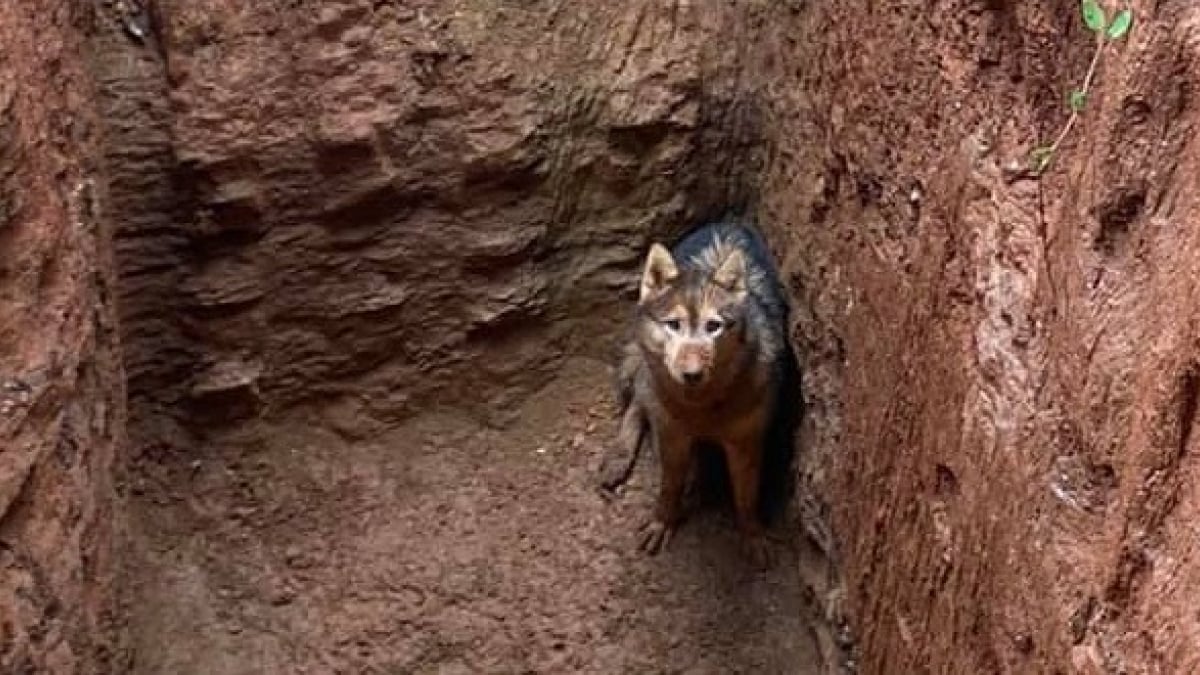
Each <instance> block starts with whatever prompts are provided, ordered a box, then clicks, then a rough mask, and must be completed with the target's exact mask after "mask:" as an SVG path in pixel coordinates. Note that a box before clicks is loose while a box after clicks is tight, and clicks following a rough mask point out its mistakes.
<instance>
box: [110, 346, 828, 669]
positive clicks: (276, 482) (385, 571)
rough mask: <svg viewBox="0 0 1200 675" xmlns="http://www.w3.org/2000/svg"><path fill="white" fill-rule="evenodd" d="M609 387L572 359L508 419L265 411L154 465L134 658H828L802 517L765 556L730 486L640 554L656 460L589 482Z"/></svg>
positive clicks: (783, 663)
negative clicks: (813, 614) (182, 461)
mask: <svg viewBox="0 0 1200 675" xmlns="http://www.w3.org/2000/svg"><path fill="white" fill-rule="evenodd" d="M607 383H608V379H607V373H606V369H605V365H604V364H602V363H598V362H594V361H582V360H577V361H571V362H569V363H568V366H567V367H565V368H564V369H563V371H562V373H561V375H560V377H559V378H558V379H556V380H555V381H554V382H553V383H552V384H550V385H549V386H547V387H546V388H545V389H544V390H542V391H541V392H540V393H538V394H536V395H535V396H534V397H533V398H531V399H530V400H529V401H528V403H527V404H526V405H524V406H523V407H522V409H521V410H520V413H519V415H518V418H517V419H518V421H517V422H516V423H515V424H514V425H513V426H512V427H511V428H508V429H504V430H499V429H491V428H486V427H484V426H481V425H479V424H478V423H476V422H475V421H473V420H471V419H469V418H466V417H462V416H453V415H442V414H432V415H427V416H422V417H419V418H417V419H415V420H413V421H412V422H411V423H409V424H406V425H404V426H403V427H400V428H397V429H395V430H392V431H388V432H386V433H384V434H381V435H378V436H373V437H370V438H362V439H352V438H347V436H345V435H343V434H339V433H336V432H335V431H331V430H328V429H323V428H317V427H313V426H306V425H303V424H296V425H290V426H287V427H276V428H261V429H257V430H255V431H254V432H252V433H251V432H245V433H238V434H231V435H229V436H227V437H223V438H221V439H219V440H215V441H214V442H213V443H212V444H211V445H209V446H207V447H206V448H205V450H204V453H203V454H202V455H201V456H198V457H197V458H196V460H195V461H194V462H193V463H192V464H191V465H190V467H187V468H186V474H185V475H178V474H172V473H165V474H163V475H156V476H154V477H153V479H151V480H148V481H147V484H144V485H140V486H138V488H137V492H138V493H140V494H139V495H138V496H137V497H136V498H135V499H134V502H133V503H134V507H135V508H134V512H135V514H136V518H137V520H138V525H139V529H140V530H141V531H142V532H143V533H144V534H145V539H144V542H143V544H142V545H143V546H144V547H145V550H142V551H139V552H138V553H139V555H138V557H139V558H142V559H144V560H146V561H147V563H146V564H147V566H146V567H145V568H143V569H139V570H138V571H137V573H136V574H135V575H134V576H135V577H136V578H138V579H140V580H141V581H140V582H139V585H138V592H137V595H136V599H135V610H136V611H135V613H134V623H133V625H132V629H133V634H134V635H135V636H137V637H136V643H135V646H136V652H137V654H138V659H137V664H136V668H135V672H138V673H146V674H147V675H149V674H151V673H177V674H179V675H185V674H191V673H195V674H201V673H203V674H205V675H224V674H230V675H232V674H235V673H237V674H243V673H244V674H246V675H249V674H251V673H468V672H471V673H478V672H490V673H500V672H509V673H512V672H546V673H549V672H593V673H617V672H646V673H648V672H688V673H739V672H742V673H797V674H800V673H817V672H822V671H821V670H820V669H819V668H818V657H819V650H818V644H817V638H816V636H815V635H814V633H813V632H812V629H811V627H810V625H809V619H810V617H809V612H808V609H807V605H806V601H805V593H804V591H803V589H802V588H801V586H800V583H799V579H800V577H799V575H798V574H797V565H799V564H808V563H809V562H810V561H809V560H808V559H807V557H806V556H805V555H804V554H803V553H804V551H803V548H802V546H803V544H802V542H801V541H800V540H799V539H798V537H797V536H794V535H795V533H798V532H799V528H798V527H797V526H796V524H795V523H794V522H791V523H788V522H784V523H781V524H779V526H778V527H777V528H776V530H777V534H778V536H779V540H778V541H775V542H774V544H773V549H772V552H773V553H774V556H773V561H772V567H770V568H769V569H768V570H766V571H756V570H755V569H754V568H753V567H752V566H751V565H749V564H748V563H747V561H746V560H745V559H744V557H743V555H742V554H741V553H740V550H739V546H738V538H737V533H736V528H735V527H734V524H733V519H732V514H731V512H730V509H729V506H728V503H727V502H722V501H720V500H719V499H716V498H713V499H707V500H703V501H701V500H699V499H696V500H693V501H694V508H693V510H692V514H693V517H692V518H690V519H689V521H688V522H687V523H686V524H685V525H684V526H683V528H682V529H681V530H680V532H679V534H678V535H677V536H676V537H675V538H674V539H672V541H671V544H670V546H669V548H668V549H667V550H666V551H665V552H663V553H661V554H660V555H658V556H657V557H653V558H650V557H646V556H645V555H644V554H642V553H640V552H638V551H637V550H636V540H635V531H636V529H637V526H638V525H639V524H640V522H641V520H642V519H643V518H645V517H646V515H648V513H649V509H650V508H651V505H652V502H653V496H654V486H655V485H656V484H657V467H656V466H655V458H654V456H653V453H645V454H644V456H643V457H642V459H641V461H639V464H638V465H637V469H636V470H635V472H634V474H633V476H632V478H631V480H630V482H629V483H627V484H626V485H625V487H624V488H622V489H621V490H620V491H619V494H618V495H616V496H608V497H606V496H605V495H604V493H602V491H600V490H598V489H597V487H596V467H597V466H598V465H599V463H600V462H601V460H602V458H603V453H604V452H605V447H604V446H605V443H607V442H609V439H610V438H611V435H612V433H613V428H612V427H613V426H614V422H613V420H612V419H611V418H612V409H611V407H612V403H611V401H610V400H609V396H608V392H607V390H606V385H607ZM707 494H708V493H697V496H698V497H699V496H705V495H707ZM780 533H792V534H791V535H787V534H780Z"/></svg>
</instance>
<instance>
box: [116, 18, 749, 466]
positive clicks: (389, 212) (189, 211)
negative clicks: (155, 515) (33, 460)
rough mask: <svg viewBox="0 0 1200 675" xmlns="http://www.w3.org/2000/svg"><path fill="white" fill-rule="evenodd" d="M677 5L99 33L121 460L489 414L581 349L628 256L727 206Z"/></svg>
mask: <svg viewBox="0 0 1200 675" xmlns="http://www.w3.org/2000/svg"><path fill="white" fill-rule="evenodd" d="M676 9H677V8H676ZM676 9H672V8H671V7H669V6H666V5H663V6H661V7H660V6H657V5H655V4H653V3H651V4H639V5H627V6H605V7H598V6H597V7H586V8H573V9H569V10H568V9H566V8H562V7H554V6H552V5H551V4H550V3H540V4H539V3H534V4H533V5H528V6H526V5H501V4H495V3H479V2H453V3H439V2H411V3H401V4H396V3H371V2H325V3H297V4H296V6H295V7H282V6H275V5H270V6H268V5H265V4H264V5H261V6H259V5H255V6H254V7H249V6H247V7H233V6H230V5H229V4H228V3H224V2H216V1H213V2H186V3H185V2H173V1H163V2H159V3H157V11H156V16H157V26H158V36H159V37H160V38H161V40H156V41H154V42H153V43H148V44H147V45H145V46H139V45H136V44H132V43H131V42H130V41H129V40H127V39H126V38H125V36H124V35H122V33H121V32H120V30H119V29H116V28H113V29H112V30H110V31H108V32H107V33H106V34H103V35H101V36H100V37H99V38H98V40H99V42H100V43H101V44H103V45H104V48H103V49H102V50H101V52H102V56H101V59H102V68H101V70H102V72H103V75H102V81H103V85H104V88H103V92H104V105H105V106H106V108H107V109H108V111H109V112H108V114H107V115H106V116H107V117H108V118H109V123H110V125H111V126H112V138H113V142H112V145H111V147H112V148H113V150H112V153H113V154H116V155H119V157H115V158H114V165H115V168H114V172H115V175H114V200H115V201H119V202H120V203H121V204H122V206H123V208H122V211H123V212H124V213H128V214H129V217H128V218H126V219H124V220H123V225H122V229H121V232H120V234H119V236H120V237H121V245H120V246H119V253H120V256H121V268H122V279H123V282H122V293H123V299H124V302H123V307H124V310H123V314H124V319H125V320H124V324H125V333H126V337H127V342H128V344H129V351H130V363H129V371H130V381H131V392H132V394H133V396H134V400H135V401H137V402H138V403H137V405H136V406H135V407H136V408H137V409H138V410H145V411H147V415H146V417H147V418H149V417H153V418H155V420H156V421H149V420H148V421H147V426H153V427H155V431H154V432H153V435H154V436H155V437H156V438H157V439H158V440H155V439H148V440H147V441H146V442H145V443H139V445H140V446H145V447H151V446H155V445H159V446H172V445H179V444H181V443H186V437H187V435H188V432H190V431H195V430H196V429H198V428H203V427H205V425H207V424H209V423H211V422H215V423H217V424H219V425H222V426H227V425H230V424H238V423H241V422H244V421H247V420H250V421H252V420H254V419H259V418H263V417H278V416H280V415H286V414H289V413H290V412H292V411H295V410H297V409H300V410H305V411H310V412H315V414H318V415H321V416H322V417H323V418H324V419H326V420H327V421H328V422H329V424H331V425H333V426H336V427H338V428H340V429H342V430H344V431H345V432H346V433H349V434H359V435H361V434H366V433H371V431H372V430H373V429H377V428H379V427H380V425H386V424H388V423H392V422H394V421H396V420H397V419H401V418H403V417H405V416H407V415H409V414H411V413H412V412H413V411H414V410H420V409H427V408H429V407H430V406H434V405H451V404H452V405H455V406H460V407H467V408H472V409H475V410H478V411H479V412H481V414H485V415H495V416H497V417H498V418H503V416H504V415H503V411H505V410H510V409H511V408H512V405H511V404H512V402H513V401H514V400H516V399H518V398H519V397H520V396H522V395H523V394H524V393H528V392H529V391H530V390H531V389H532V388H534V387H536V386H540V384H541V383H543V382H544V381H545V380H546V378H547V377H548V376H549V374H550V373H552V372H553V370H554V369H555V368H556V367H557V365H558V364H559V363H560V362H561V357H562V355H563V354H564V353H580V352H587V351H592V352H595V351H596V350H597V349H598V348H600V347H601V346H602V345H603V344H604V343H605V341H606V340H607V338H608V337H609V336H611V335H612V334H613V332H614V330H613V328H614V325H615V323H616V319H617V318H618V317H619V316H620V313H619V310H618V309H617V308H616V303H615V302H614V300H616V299H618V298H620V297H622V295H623V294H626V293H627V292H628V290H629V288H630V287H631V282H630V278H631V277H630V275H629V274H628V272H629V271H630V270H631V269H633V268H634V267H636V265H637V262H638V257H639V256H640V254H641V250H642V249H643V248H645V246H646V245H647V241H648V238H649V237H650V236H652V235H660V234H662V233H664V232H668V231H672V230H678V229H680V228H681V227H683V226H684V225H685V224H686V222H687V221H688V220H689V219H690V218H692V217H694V216H695V215H696V213H698V212H700V211H703V210H704V209H705V208H706V207H709V206H719V205H722V204H724V203H727V202H730V201H735V200H736V199H737V198H738V197H740V196H741V195H739V194H737V193H738V192H744V189H743V187H740V186H739V183H738V181H739V180H741V178H742V176H741V174H739V168H738V167H739V166H740V162H737V161H732V160H726V161H722V162H720V164H719V167H720V168H719V171H715V172H707V171H700V170H699V169H698V168H696V167H697V165H698V164H702V163H703V162H704V159H705V155H706V153H710V152H714V153H715V152H723V153H724V154H725V156H726V157H727V156H728V153H727V152H725V148H726V147H727V146H728V145H729V144H730V143H742V144H747V143H749V142H750V139H749V138H748V137H746V138H742V136H745V135H744V134H743V135H742V136H738V135H723V136H722V137H721V138H713V137H710V136H709V135H707V134H706V133H704V132H702V131H701V129H702V128H703V126H704V125H705V123H706V122H708V121H710V118H713V117H720V116H723V115H726V114H728V111H730V110H732V109H733V106H732V103H731V102H730V99H731V98H732V95H731V94H729V93H728V92H722V91H720V90H715V89H714V90H713V92H714V93H713V94H712V95H711V96H710V95H709V94H707V93H706V89H705V88H704V87H703V86H702V83H701V74H702V63H701V58H702V55H701V45H702V41H703V37H704V35H705V28H704V26H702V25H701V22H700V20H699V19H698V18H697V13H696V12H693V11H676ZM739 139H741V140H739ZM131 149H137V151H136V152H135V151H131ZM743 182H744V181H743ZM397 383H403V385H402V386H399V387H398V386H396V385H397ZM136 417H137V418H138V419H141V417H142V416H141V415H137V416H136ZM175 423H180V426H181V427H182V429H177V430H172V428H171V427H172V426H173V425H174V424H175ZM141 426H143V425H141V424H139V428H140V427H141ZM164 439H166V440H164Z"/></svg>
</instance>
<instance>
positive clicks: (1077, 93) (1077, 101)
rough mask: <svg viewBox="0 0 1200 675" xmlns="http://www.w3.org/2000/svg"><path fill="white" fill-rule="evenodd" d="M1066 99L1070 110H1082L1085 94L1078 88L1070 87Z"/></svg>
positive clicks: (1084, 103)
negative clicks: (1069, 92)
mask: <svg viewBox="0 0 1200 675" xmlns="http://www.w3.org/2000/svg"><path fill="white" fill-rule="evenodd" d="M1068 101H1069V103H1070V104H1071V111H1072V112H1077V113H1078V112H1083V106H1085V105H1087V94H1086V93H1084V92H1083V91H1082V90H1080V89H1072V90H1071V96H1070V98H1069V99H1068Z"/></svg>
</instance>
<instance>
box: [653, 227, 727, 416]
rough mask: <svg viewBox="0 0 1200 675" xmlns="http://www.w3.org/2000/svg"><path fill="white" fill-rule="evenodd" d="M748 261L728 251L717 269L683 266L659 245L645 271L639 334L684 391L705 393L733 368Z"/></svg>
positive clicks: (658, 363) (655, 365) (657, 367)
mask: <svg viewBox="0 0 1200 675" xmlns="http://www.w3.org/2000/svg"><path fill="white" fill-rule="evenodd" d="M745 300H746V288H745V261H744V259H743V258H742V254H741V252H740V251H737V250H730V251H728V252H727V253H726V254H725V255H724V259H723V260H722V262H721V264H720V265H719V267H718V268H717V270H716V272H715V273H713V274H712V275H711V276H710V275H703V274H701V273H699V272H697V271H695V270H686V271H682V272H681V271H680V269H679V267H678V265H676V263H675V261H674V260H673V259H672V257H671V254H670V252H669V251H667V249H666V248H664V247H663V246H661V245H659V244H655V245H654V246H653V247H652V248H651V250H650V253H649V255H648V256H647V258H646V265H645V269H644V271H643V274H642V284H641V295H640V298H639V300H638V305H639V317H640V319H639V330H638V338H639V342H640V344H641V345H642V348H643V349H644V350H645V351H646V352H648V353H649V354H651V355H653V356H654V357H656V358H652V359H650V360H649V361H650V365H651V368H653V369H654V370H656V371H658V372H665V373H666V374H667V375H668V376H669V377H670V380H671V381H672V382H673V383H675V384H677V385H680V386H682V387H683V388H684V390H685V391H686V392H689V393H694V394H701V393H703V392H704V391H705V390H707V389H708V388H709V386H710V385H712V384H713V383H720V382H722V381H723V380H724V379H725V377H724V376H725V375H726V374H728V373H729V371H730V368H729V365H730V364H731V363H732V362H733V361H734V359H735V357H736V356H737V354H738V353H739V352H740V351H741V350H742V348H743V345H744V336H745V333H744V322H743V314H744V312H743V309H742V305H743V303H744V302H745Z"/></svg>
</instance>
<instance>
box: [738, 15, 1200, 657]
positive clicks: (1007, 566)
mask: <svg viewBox="0 0 1200 675" xmlns="http://www.w3.org/2000/svg"><path fill="white" fill-rule="evenodd" d="M1109 4H1111V3H1109ZM1129 4H1130V6H1131V7H1132V8H1133V10H1134V14H1135V26H1134V29H1133V31H1132V33H1131V35H1130V37H1129V39H1128V40H1126V41H1124V42H1120V43H1115V44H1113V45H1112V46H1111V47H1110V48H1108V49H1107V51H1106V53H1105V54H1104V56H1103V58H1102V59H1101V61H1100V64H1099V68H1098V71H1097V79H1096V86H1095V89H1094V91H1093V92H1092V94H1091V96H1090V98H1089V101H1088V104H1087V109H1086V111H1085V113H1084V114H1083V116H1082V118H1081V120H1080V123H1079V125H1078V126H1077V127H1076V128H1075V129H1074V132H1073V134H1072V135H1070V136H1069V137H1068V140H1067V141H1066V143H1065V144H1064V145H1063V147H1062V149H1061V152H1060V154H1059V156H1058V157H1057V161H1056V162H1055V164H1054V165H1053V166H1052V167H1051V169H1050V170H1049V171H1048V172H1047V173H1046V174H1045V176H1044V177H1043V178H1042V179H1041V180H1035V179H1033V178H1032V177H1031V176H1030V175H1029V174H1028V172H1026V171H1024V168H1025V167H1026V166H1027V157H1028V154H1029V152H1030V151H1031V150H1032V149H1033V148H1034V147H1035V146H1036V145H1037V144H1038V143H1039V142H1044V141H1045V140H1046V139H1051V138H1053V137H1054V135H1055V134H1056V133H1057V132H1058V130H1059V129H1060V128H1061V126H1062V125H1063V124H1064V123H1065V121H1066V117H1067V112H1068V111H1067V109H1066V105H1065V101H1066V98H1065V97H1066V94H1067V92H1068V91H1070V89H1071V87H1073V86H1077V84H1078V83H1079V82H1080V81H1081V80H1082V78H1083V76H1084V73H1085V72H1086V70H1087V67H1088V63H1089V60H1090V59H1091V56H1092V50H1093V45H1094V42H1093V41H1092V39H1091V37H1090V35H1089V34H1087V33H1086V31H1085V29H1084V26H1083V25H1082V22H1081V21H1080V19H1079V13H1078V3H1073V2H1065V1H1063V2H1057V1H1055V2H1049V1H1046V2H1032V3H999V2H997V3H984V2H939V3H924V2H900V3H890V4H889V5H888V6H887V8H886V9H883V8H882V7H881V6H880V5H879V4H878V3H870V2H853V1H852V2H837V3H832V2H830V3H805V4H804V5H803V6H802V7H800V8H799V9H798V10H796V11H795V12H792V11H785V10H782V9H781V10H779V11H778V12H777V14H776V19H775V20H773V21H771V22H770V25H771V26H773V27H775V29H774V30H771V31H769V37H764V43H766V44H767V45H768V46H766V47H765V48H764V52H763V64H764V66H765V67H766V69H767V70H766V71H765V72H766V73H768V74H767V75H766V77H764V81H763V86H764V91H765V95H764V100H765V101H766V102H767V105H768V106H769V107H770V111H771V112H770V113H769V114H768V115H767V116H768V117H769V118H770V119H772V120H773V121H774V122H775V124H774V125H773V126H772V129H771V134H772V138H773V146H774V152H773V155H772V157H771V159H770V161H769V170H768V172H767V175H766V178H765V182H764V186H763V188H762V192H763V193H764V195H765V196H764V211H765V213H766V214H767V218H766V220H767V221H768V222H769V223H771V226H772V228H773V230H774V232H775V234H776V235H777V238H776V241H777V242H778V243H779V244H781V245H782V246H783V247H784V248H786V249H787V253H786V254H785V256H786V260H787V263H786V267H787V268H788V269H789V270H791V271H792V272H793V273H794V275H795V277H794V281H795V284H796V288H797V289H798V291H799V293H800V297H801V298H802V302H801V303H800V304H801V306H802V307H803V310H802V311H803V312H806V313H807V314H806V315H803V316H801V317H799V320H798V322H797V326H796V338H797V341H798V343H799V344H800V345H801V350H802V351H803V352H804V353H806V354H807V355H808V368H809V370H808V374H807V378H806V394H807V395H808V398H809V399H810V404H811V406H812V413H811V418H810V420H809V424H810V427H809V428H808V429H807V433H808V439H807V443H806V451H807V453H808V456H807V464H806V467H805V478H806V480H807V482H808V485H809V489H808V490H807V493H808V494H809V495H810V497H809V499H810V504H809V511H810V512H812V513H815V514H822V513H828V514H829V515H830V519H829V521H828V524H829V525H830V526H831V527H832V536H827V533H824V532H816V533H815V534H816V536H817V538H818V539H822V538H824V539H825V540H826V541H828V542H830V543H829V546H828V548H830V550H831V551H832V555H834V557H835V560H836V562H837V563H838V565H839V569H840V572H841V574H842V575H843V576H842V578H843V579H844V581H845V586H844V595H842V594H841V593H840V592H839V591H837V590H836V589H834V591H833V592H832V593H831V594H830V598H829V600H830V602H829V608H830V609H831V611H832V613H833V614H835V615H836V614H837V613H839V612H842V613H844V614H846V615H847V616H848V618H849V623H850V625H852V626H853V627H854V628H855V632H856V633H857V638H858V640H859V644H858V651H859V654H860V657H861V660H860V667H861V670H862V672H871V673H875V672H1085V673H1091V672H1095V673H1101V672H1131V673H1133V672H1164V673H1165V672H1192V671H1194V670H1196V669H1197V667H1198V664H1200V649H1198V647H1197V645H1200V639H1198V638H1200V635H1198V628H1197V623H1196V621H1195V615H1194V609H1192V608H1191V607H1190V600H1189V599H1188V597H1189V593H1188V591H1187V589H1190V588H1195V584H1196V582H1197V577H1196V569H1198V567H1197V564H1196V563H1197V558H1196V547H1195V544H1194V533H1193V526H1192V522H1193V521H1194V518H1195V511H1196V504H1197V497H1198V496H1200V493H1198V492H1197V487H1196V482H1195V475H1196V462H1195V449H1196V445H1195V444H1196V442H1197V441H1196V439H1195V438H1193V434H1192V432H1191V428H1192V424H1193V422H1194V418H1195V414H1196V406H1195V397H1196V393H1195V392H1196V365H1195V364H1196V358H1197V342H1196V336H1197V333H1196V315H1197V311H1196V308H1197V300H1200V298H1198V297H1197V295H1196V293H1197V289H1196V282H1195V273H1194V271H1193V270H1194V269H1195V267H1196V263H1197V257H1198V256H1200V240H1198V239H1197V235H1196V230H1195V228H1194V227H1193V226H1192V224H1193V222H1194V221H1195V219H1196V216H1197V202H1196V199H1195V197H1194V195H1193V192H1194V190H1193V189H1192V188H1193V186H1194V185H1195V176H1196V171H1197V166H1196V161H1197V145H1196V142H1195V120H1196V115H1197V113H1196V110H1195V106H1194V100H1193V96H1194V90H1195V85H1196V77H1197V73H1198V72H1200V71H1197V68H1196V56H1197V53H1196V45H1197V18H1198V12H1197V10H1196V9H1195V8H1194V7H1193V6H1192V5H1191V4H1190V3H1184V2H1133V3H1129ZM1112 11H1113V9H1112V8H1110V13H1111V12H1112ZM811 522H819V520H818V521H811Z"/></svg>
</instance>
